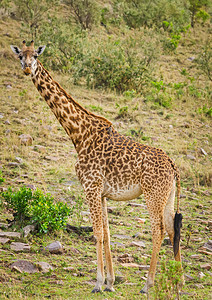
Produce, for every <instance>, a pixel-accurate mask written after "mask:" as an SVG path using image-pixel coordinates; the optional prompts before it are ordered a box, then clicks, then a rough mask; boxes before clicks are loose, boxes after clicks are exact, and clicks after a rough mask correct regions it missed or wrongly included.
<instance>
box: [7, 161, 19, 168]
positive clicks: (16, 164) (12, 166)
mask: <svg viewBox="0 0 212 300" xmlns="http://www.w3.org/2000/svg"><path fill="white" fill-rule="evenodd" d="M7 165H8V167H11V168H16V167H18V166H19V163H17V162H9V163H8V164H7Z"/></svg>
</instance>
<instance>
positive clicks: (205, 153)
mask: <svg viewBox="0 0 212 300" xmlns="http://www.w3.org/2000/svg"><path fill="white" fill-rule="evenodd" d="M200 151H201V152H202V154H204V155H205V156H207V155H208V154H207V152H206V151H205V150H204V149H203V148H200Z"/></svg>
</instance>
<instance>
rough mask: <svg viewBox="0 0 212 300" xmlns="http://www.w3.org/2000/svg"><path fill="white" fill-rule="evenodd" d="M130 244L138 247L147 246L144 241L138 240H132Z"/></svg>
mask: <svg viewBox="0 0 212 300" xmlns="http://www.w3.org/2000/svg"><path fill="white" fill-rule="evenodd" d="M130 246H136V247H142V248H145V247H146V246H145V244H144V242H142V241H138V242H135V241H134V242H132V243H131V244H130Z"/></svg>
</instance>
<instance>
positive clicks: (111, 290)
mask: <svg viewBox="0 0 212 300" xmlns="http://www.w3.org/2000/svg"><path fill="white" fill-rule="evenodd" d="M104 292H115V290H114V288H113V287H111V288H108V287H106V288H105V289H104Z"/></svg>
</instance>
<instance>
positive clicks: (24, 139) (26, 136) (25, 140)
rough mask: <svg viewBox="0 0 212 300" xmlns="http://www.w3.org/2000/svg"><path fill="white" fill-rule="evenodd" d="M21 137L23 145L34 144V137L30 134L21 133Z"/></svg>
mask: <svg viewBox="0 0 212 300" xmlns="http://www.w3.org/2000/svg"><path fill="white" fill-rule="evenodd" d="M19 139H20V141H21V144H22V145H25V146H31V145H32V137H31V135H29V134H21V135H19Z"/></svg>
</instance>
